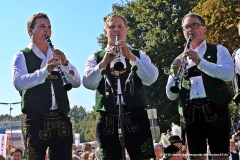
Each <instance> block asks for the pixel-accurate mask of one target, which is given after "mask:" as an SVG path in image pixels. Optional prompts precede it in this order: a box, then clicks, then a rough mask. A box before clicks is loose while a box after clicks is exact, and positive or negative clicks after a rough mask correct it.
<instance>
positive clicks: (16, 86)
mask: <svg viewBox="0 0 240 160" xmlns="http://www.w3.org/2000/svg"><path fill="white" fill-rule="evenodd" d="M13 85H14V87H15V89H16V90H17V91H22V90H24V88H23V87H21V86H22V85H19V83H18V82H17V80H14V81H13Z"/></svg>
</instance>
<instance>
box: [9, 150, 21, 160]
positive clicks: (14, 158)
mask: <svg viewBox="0 0 240 160" xmlns="http://www.w3.org/2000/svg"><path fill="white" fill-rule="evenodd" d="M21 159H22V155H21V152H15V153H13V154H12V156H11V160H21Z"/></svg>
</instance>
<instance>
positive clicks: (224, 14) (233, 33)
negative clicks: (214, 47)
mask: <svg viewBox="0 0 240 160" xmlns="http://www.w3.org/2000/svg"><path fill="white" fill-rule="evenodd" d="M193 11H194V12H195V13H198V14H200V15H202V16H203V17H204V19H205V21H206V25H207V29H208V31H207V33H206V40H207V41H208V42H209V43H215V44H222V45H223V46H225V47H227V48H228V49H229V51H230V53H232V51H233V50H234V49H235V48H237V47H240V38H239V35H238V31H237V24H239V23H240V2H239V0H201V1H200V2H199V3H198V5H197V6H196V7H194V8H193Z"/></svg>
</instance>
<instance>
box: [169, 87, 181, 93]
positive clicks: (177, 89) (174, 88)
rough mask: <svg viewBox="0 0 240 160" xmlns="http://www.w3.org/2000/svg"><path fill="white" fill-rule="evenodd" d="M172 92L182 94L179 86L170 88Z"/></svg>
mask: <svg viewBox="0 0 240 160" xmlns="http://www.w3.org/2000/svg"><path fill="white" fill-rule="evenodd" d="M170 91H171V92H172V93H179V92H180V89H179V88H178V87H177V86H172V87H171V88H170Z"/></svg>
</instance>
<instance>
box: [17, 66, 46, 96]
mask: <svg viewBox="0 0 240 160" xmlns="http://www.w3.org/2000/svg"><path fill="white" fill-rule="evenodd" d="M13 73H15V74H13V84H14V87H15V88H16V89H17V90H18V91H22V90H26V89H29V88H32V87H35V86H37V85H39V84H42V83H44V82H45V79H46V78H47V76H48V75H49V74H50V73H49V72H48V71H47V69H46V68H42V69H40V70H36V71H35V72H34V73H31V74H28V73H24V72H21V71H20V70H17V69H13Z"/></svg>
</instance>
